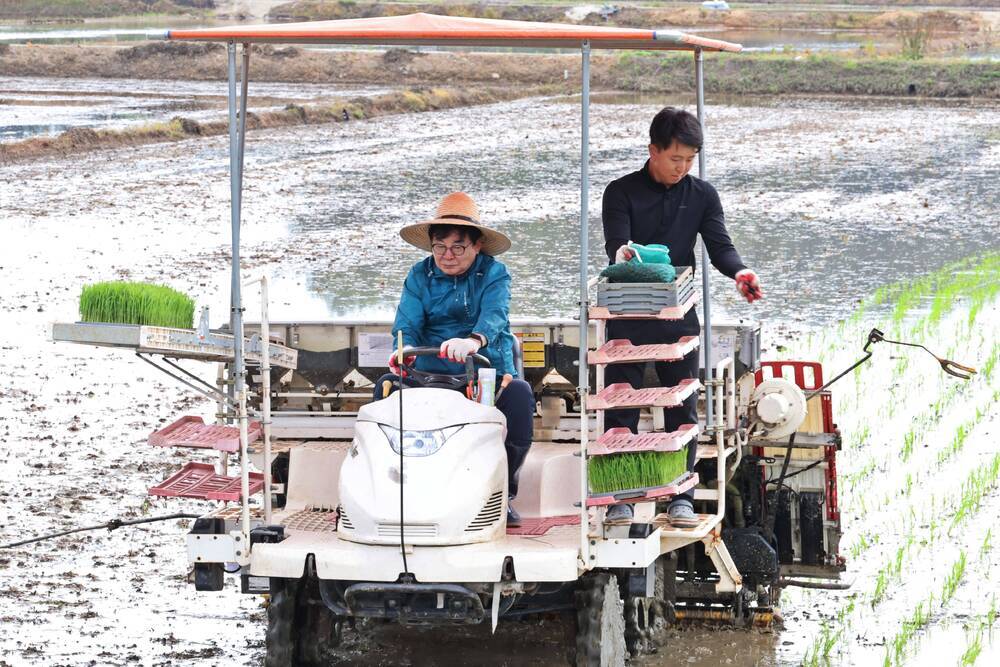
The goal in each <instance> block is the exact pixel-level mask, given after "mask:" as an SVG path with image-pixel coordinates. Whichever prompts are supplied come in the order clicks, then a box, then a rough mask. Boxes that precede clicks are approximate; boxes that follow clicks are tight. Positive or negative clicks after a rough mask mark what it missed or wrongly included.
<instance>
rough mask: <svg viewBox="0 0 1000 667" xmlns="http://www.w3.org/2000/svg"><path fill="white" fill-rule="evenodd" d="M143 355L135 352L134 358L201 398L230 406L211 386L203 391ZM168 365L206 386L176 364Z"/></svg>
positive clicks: (226, 398)
mask: <svg viewBox="0 0 1000 667" xmlns="http://www.w3.org/2000/svg"><path fill="white" fill-rule="evenodd" d="M143 354H144V353H143V352H136V353H135V356H137V357H139V358H140V359H142V360H143V361H145V362H146V363H147V364H149V365H150V366H152V367H153V368H155V369H156V370H158V371H160V372H161V373H165V374H166V375H169V376H170V377H172V378H173V379H175V380H177V381H178V382H180V383H181V384H183V385H185V386H186V387H188V388H190V389H192V390H193V391H196V392H198V393H199V394H201V395H202V396H205V397H206V398H210V399H212V400H213V401H217V402H220V403H221V402H223V401H225V402H227V403H230V404H232V403H231V401H230V400H229V397H228V396H225V395H224V394H221V393H220V392H218V391H216V390H215V389H212V388H211V385H209V389H203V388H202V387H199V386H198V385H196V384H194V383H192V382H190V381H188V380H185V379H184V378H182V377H181V376H179V375H175V374H174V373H173V372H171V371H170V370H168V369H166V368H164V367H163V366H160V365H159V364H158V363H156V362H155V361H153V360H152V359H150V358H149V357H145V356H143ZM163 361H166V362H167V363H168V364H170V362H169V361H167V360H166V359H164V360H163ZM170 365H171V366H173V367H174V368H176V369H178V370H180V371H181V372H183V373H184V374H185V375H188V376H190V377H192V378H194V379H195V380H197V381H198V382H201V383H203V384H207V383H205V381H204V380H202V379H201V378H199V377H196V376H194V375H191V373H188V372H187V371H186V370H184V369H183V368H181V367H180V366H178V365H176V364H170Z"/></svg>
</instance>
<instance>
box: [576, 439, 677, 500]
mask: <svg viewBox="0 0 1000 667" xmlns="http://www.w3.org/2000/svg"><path fill="white" fill-rule="evenodd" d="M685 472H687V447H684V448H682V449H680V450H679V451H676V452H640V453H636V454H610V455H608V456H594V457H591V458H590V459H588V460H587V475H588V479H589V481H590V491H591V493H611V492H614V491H623V490H625V489H637V488H643V487H647V486H666V485H667V484H670V483H671V482H673V481H674V480H676V479H677V478H678V477H680V476H681V475H683V474H684V473H685Z"/></svg>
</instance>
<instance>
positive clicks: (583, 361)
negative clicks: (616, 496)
mask: <svg viewBox="0 0 1000 667" xmlns="http://www.w3.org/2000/svg"><path fill="white" fill-rule="evenodd" d="M580 50H581V55H582V63H581V65H582V75H581V78H582V86H581V90H580V126H581V133H580V357H579V361H578V371H579V372H578V374H577V376H578V377H579V382H578V383H577V391H578V393H579V395H580V566H581V567H580V569H581V570H587V569H589V567H590V539H589V535H588V532H589V520H588V511H587V491H588V483H587V440H588V437H589V435H590V433H589V423H588V419H587V391H588V390H589V386H588V385H589V384H590V372H589V369H588V367H587V347H588V345H587V334H588V333H589V330H588V326H587V306H588V305H589V300H590V296H589V290H588V288H587V275H588V273H589V268H590V249H589V245H590V243H589V242H590V211H589V203H590V170H589V166H590V164H589V163H590V42H589V41H585V42H584V43H583V44H582V45H581V49H580Z"/></svg>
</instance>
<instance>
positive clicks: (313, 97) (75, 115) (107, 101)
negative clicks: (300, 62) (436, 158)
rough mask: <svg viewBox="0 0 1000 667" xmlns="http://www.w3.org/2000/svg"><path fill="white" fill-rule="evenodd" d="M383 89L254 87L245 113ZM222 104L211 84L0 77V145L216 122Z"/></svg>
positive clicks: (220, 90) (220, 89)
mask: <svg viewBox="0 0 1000 667" xmlns="http://www.w3.org/2000/svg"><path fill="white" fill-rule="evenodd" d="M388 90H389V88H387V87H377V86H341V85H335V86H331V85H328V84H308V83H267V82H262V83H259V84H255V85H254V95H253V97H252V98H248V100H247V101H248V107H249V109H250V111H254V112H260V111H266V110H273V109H282V108H284V107H285V106H286V105H288V104H320V103H322V102H323V101H324V100H327V99H332V98H336V97H339V98H344V97H359V96H366V97H367V96H372V95H379V94H382V93H384V92H387V91H388ZM227 104H228V101H227V97H226V88H225V85H224V84H220V83H219V82H217V81H163V80H156V79H152V80H150V79H111V80H108V79H52V78H43V77H7V76H0V143H2V142H5V141H20V140H21V139H27V138H29V137H34V136H55V135H57V134H59V133H61V132H65V131H66V130H70V129H74V128H90V129H94V130H99V129H121V128H126V127H130V126H132V127H135V126H140V125H144V124H148V123H152V122H157V121H168V120H170V119H171V118H174V117H176V116H183V117H184V118H190V119H192V120H196V121H204V120H210V119H216V118H219V116H220V114H225V110H226V106H227Z"/></svg>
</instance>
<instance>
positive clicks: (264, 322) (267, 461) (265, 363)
mask: <svg viewBox="0 0 1000 667" xmlns="http://www.w3.org/2000/svg"><path fill="white" fill-rule="evenodd" d="M254 283H260V339H261V344H262V347H263V349H264V350H269V347H268V346H269V345H270V343H271V325H270V323H269V320H268V316H267V305H268V296H267V276H261V277H260V278H255V279H254V280H251V281H250V282H248V283H247V285H252V284H254ZM260 376H261V380H260V381H261V388H260V411H261V425H262V426H263V427H264V466H263V467H264V470H263V472H264V523H266V524H268V525H270V523H271V505H272V503H271V355H270V353H268V354H263V355H261V358H260Z"/></svg>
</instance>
